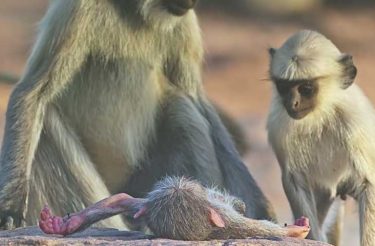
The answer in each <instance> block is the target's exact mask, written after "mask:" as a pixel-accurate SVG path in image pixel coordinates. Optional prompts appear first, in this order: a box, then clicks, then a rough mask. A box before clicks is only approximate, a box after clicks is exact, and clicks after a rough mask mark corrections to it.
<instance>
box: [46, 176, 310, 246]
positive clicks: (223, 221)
mask: <svg viewBox="0 0 375 246" xmlns="http://www.w3.org/2000/svg"><path fill="white" fill-rule="evenodd" d="M244 206H245V205H244V203H243V202H242V201H241V200H239V199H238V198H235V197H232V196H230V195H228V194H224V193H221V192H220V191H218V190H216V189H209V188H205V187H203V186H202V185H201V184H200V183H199V182H197V181H193V180H187V179H185V178H177V177H167V178H165V179H164V180H162V181H160V182H158V183H157V184H156V185H155V187H154V189H153V190H152V191H151V192H150V193H149V194H148V195H147V197H146V198H145V199H139V198H133V197H131V196H129V195H127V194H125V193H122V194H117V195H114V196H111V197H109V198H106V199H104V200H102V201H100V202H98V203H96V204H94V205H92V206H89V207H87V208H86V209H84V210H82V211H80V212H78V213H74V214H71V215H68V216H65V217H63V218H62V217H57V216H53V215H52V214H51V212H50V210H49V208H48V207H47V206H46V207H45V208H44V209H43V210H42V212H41V219H40V221H39V226H40V228H41V229H42V230H43V231H44V232H45V233H48V234H61V235H68V234H72V233H75V232H78V231H81V230H83V229H85V228H87V227H89V226H90V225H91V224H93V223H95V222H97V221H99V220H101V219H104V218H108V217H110V216H113V215H115V214H119V213H125V214H126V215H127V216H133V217H134V218H136V219H142V220H144V221H145V223H146V224H147V226H148V227H149V228H150V230H151V231H152V232H153V234H154V235H155V236H157V237H162V238H170V239H176V240H187V241H200V240H213V239H230V238H238V239H241V238H247V237H254V236H260V237H272V236H278V237H284V236H289V237H298V238H305V237H306V236H307V234H308V232H309V221H308V219H307V218H304V217H302V218H300V219H298V220H296V222H295V225H289V226H286V227H282V226H279V225H277V224H274V223H272V222H270V221H266V220H254V219H249V218H246V217H244V216H243V215H242V214H241V213H242V212H244V211H243V209H244Z"/></svg>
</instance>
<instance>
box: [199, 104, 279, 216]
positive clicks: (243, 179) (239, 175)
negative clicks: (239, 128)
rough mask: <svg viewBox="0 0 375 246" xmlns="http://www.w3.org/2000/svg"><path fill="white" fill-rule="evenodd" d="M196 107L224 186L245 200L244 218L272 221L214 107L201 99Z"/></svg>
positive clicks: (261, 193) (269, 207)
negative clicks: (202, 117) (207, 127)
mask: <svg viewBox="0 0 375 246" xmlns="http://www.w3.org/2000/svg"><path fill="white" fill-rule="evenodd" d="M199 108H200V109H201V110H202V113H203V114H204V115H205V118H206V119H207V121H208V123H209V125H210V129H211V130H210V134H211V138H212V141H213V143H214V147H215V154H216V156H217V159H218V161H219V163H220V168H221V170H222V172H223V174H224V182H225V189H226V190H228V191H229V193H230V194H231V195H234V196H237V197H239V198H241V199H242V200H243V201H244V202H245V204H246V213H245V215H246V216H247V217H250V218H254V219H267V220H272V221H276V215H275V213H274V211H273V208H272V206H271V204H270V203H269V201H268V200H267V198H266V197H265V196H264V194H263V192H262V191H261V190H260V188H259V186H258V185H257V183H256V181H255V180H254V178H253V177H252V175H251V174H250V172H249V171H248V169H247V167H246V166H245V165H244V163H243V162H242V160H241V156H240V155H239V154H238V152H237V150H236V149H235V145H234V143H233V141H232V139H231V137H230V135H229V133H228V131H227V130H226V129H225V127H224V125H223V123H222V122H221V120H220V118H219V116H218V114H217V113H216V110H215V109H214V108H213V107H212V105H210V104H209V102H208V101H206V100H203V99H202V100H201V101H200V105H199Z"/></svg>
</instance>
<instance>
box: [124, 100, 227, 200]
mask: <svg viewBox="0 0 375 246" xmlns="http://www.w3.org/2000/svg"><path fill="white" fill-rule="evenodd" d="M165 98H168V101H165V102H164V104H163V105H162V109H161V110H160V115H159V117H158V119H159V121H158V125H157V130H156V133H157V136H156V137H155V142H154V143H153V144H152V145H151V146H150V148H149V153H148V156H149V158H148V159H147V160H146V163H145V164H143V165H142V169H140V170H139V171H138V172H136V173H135V174H134V175H133V176H132V177H131V179H130V182H129V183H128V184H127V185H126V189H125V190H124V192H126V193H128V194H130V195H132V196H135V197H141V196H144V195H145V194H146V192H148V191H150V190H151V188H152V186H153V185H154V183H155V182H157V181H159V180H160V179H161V178H163V177H164V176H166V175H168V176H173V175H174V176H188V177H193V178H195V179H197V180H199V181H200V182H202V183H203V184H205V185H209V186H210V185H215V186H218V187H223V177H222V171H221V170H220V168H219V165H218V162H217V159H216V154H215V150H214V145H213V143H212V139H211V136H210V131H211V130H210V127H209V124H208V122H207V121H206V119H205V118H204V117H203V116H202V114H201V113H200V112H199V111H198V109H197V107H196V106H195V105H194V104H193V102H192V100H191V99H190V98H188V97H185V96H176V95H170V96H166V97H165Z"/></svg>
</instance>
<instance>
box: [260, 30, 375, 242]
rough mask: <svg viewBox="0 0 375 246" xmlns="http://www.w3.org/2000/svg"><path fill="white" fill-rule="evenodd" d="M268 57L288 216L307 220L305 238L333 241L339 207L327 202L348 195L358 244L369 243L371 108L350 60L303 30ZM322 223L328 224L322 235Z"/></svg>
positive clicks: (373, 147)
mask: <svg viewBox="0 0 375 246" xmlns="http://www.w3.org/2000/svg"><path fill="white" fill-rule="evenodd" d="M270 54H271V63H270V77H271V79H272V81H273V85H274V86H273V98H272V104H271V109H270V112H269V116H268V124H267V128H268V138H269V141H270V143H271V145H272V147H273V150H274V152H275V153H276V156H277V159H278V161H279V164H280V167H281V170H282V181H283V187H284V190H285V192H286V195H287V197H288V200H289V203H290V205H291V208H292V210H293V213H294V216H295V217H296V218H298V217H299V216H302V215H304V216H307V217H308V218H309V219H310V223H311V231H310V234H309V236H308V237H309V238H312V239H316V240H322V241H327V240H329V241H330V242H331V243H333V244H336V245H337V244H339V235H340V233H339V230H340V225H338V221H340V216H342V215H341V214H342V213H340V212H339V210H340V209H342V208H340V205H338V206H337V204H335V205H332V204H333V203H334V201H335V198H336V197H341V198H344V197H345V196H346V195H349V196H352V197H353V198H355V199H356V200H357V201H358V203H359V208H360V209H359V213H360V225H361V245H363V246H370V245H375V187H374V185H375V175H374V173H375V172H374V171H375V170H374V169H375V112H374V109H373V107H372V105H371V103H370V101H369V100H368V99H367V98H366V96H365V95H364V94H363V93H362V91H361V89H360V88H359V87H358V86H357V85H356V84H353V81H354V79H355V77H356V73H357V69H356V67H355V66H354V64H353V60H352V57H351V56H350V55H348V54H344V53H341V52H340V51H339V50H338V48H337V47H336V46H335V45H334V44H333V43H332V42H331V41H330V40H328V39H327V38H326V37H324V36H323V35H321V34H319V33H317V32H314V31H307V30H304V31H300V32H298V33H296V34H294V35H293V36H292V37H290V38H289V39H288V40H287V41H286V42H285V43H284V44H283V46H282V47H281V48H279V49H270ZM337 200H338V201H337ZM337 200H336V201H335V202H341V201H340V200H339V199H337ZM333 207H334V208H335V209H337V211H336V212H335V211H333V212H332V211H329V210H330V208H333ZM328 212H329V213H328ZM327 214H330V215H334V216H330V218H327ZM327 224H332V225H333V227H332V228H331V230H330V231H328V233H327V234H326V233H325V232H324V231H323V228H324V227H325V225H327Z"/></svg>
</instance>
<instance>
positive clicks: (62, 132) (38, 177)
mask: <svg viewBox="0 0 375 246" xmlns="http://www.w3.org/2000/svg"><path fill="white" fill-rule="evenodd" d="M30 195H31V196H32V198H33V199H30V201H29V212H28V213H27V216H26V220H27V222H28V224H30V225H31V224H35V223H37V221H38V217H39V212H40V210H41V208H42V207H43V205H44V204H46V203H48V204H49V205H51V208H52V210H53V211H54V212H55V213H58V214H67V213H70V212H74V211H78V210H81V209H83V208H85V207H86V206H88V205H90V204H93V203H95V202H97V201H99V200H101V199H103V198H105V197H108V196H110V193H109V192H108V190H107V187H106V185H105V184H104V182H103V180H102V179H101V177H100V175H99V174H98V172H97V171H96V169H95V166H94V164H93V163H92V162H91V160H90V158H89V156H88V155H87V153H86V151H85V149H84V147H83V146H82V145H81V143H80V141H79V138H78V136H77V135H76V134H75V132H74V130H73V129H72V127H70V125H69V123H68V121H64V117H61V116H60V115H59V112H58V111H57V109H55V108H53V107H49V108H48V110H47V113H46V118H45V124H44V128H43V131H42V134H41V137H40V142H39V146H38V148H37V151H36V155H35V160H34V163H33V169H32V174H31V180H30ZM101 225H102V226H108V227H115V228H122V229H123V228H125V225H124V223H123V222H122V220H121V218H119V217H114V218H111V219H110V220H107V221H103V222H101Z"/></svg>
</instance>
